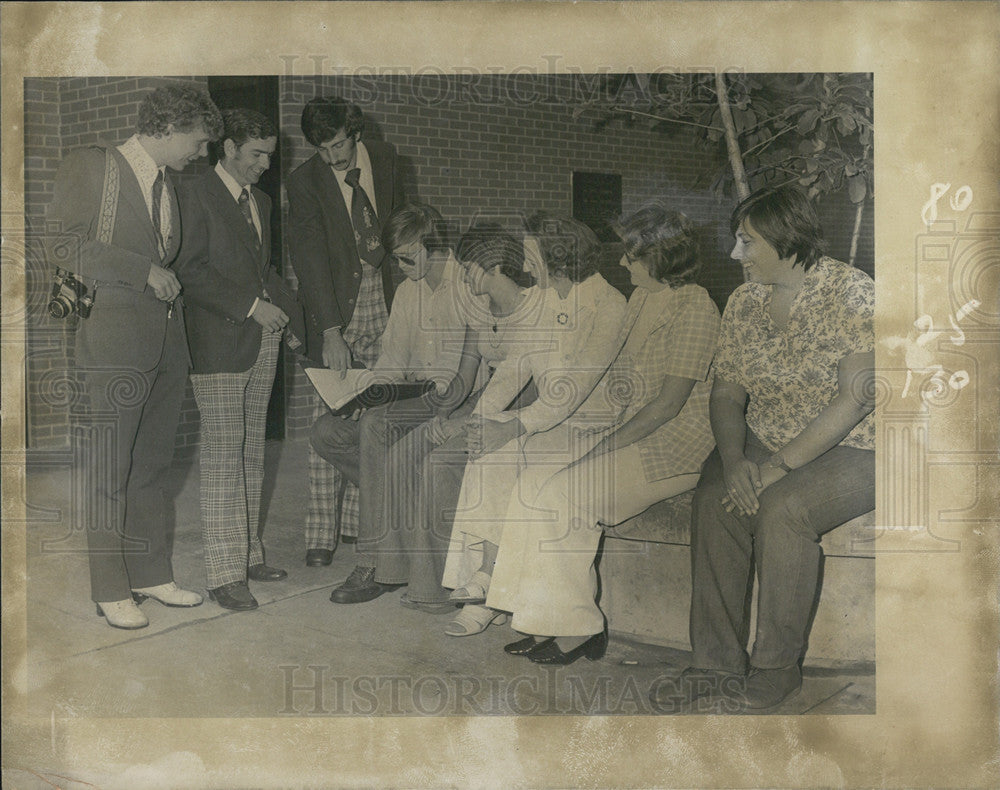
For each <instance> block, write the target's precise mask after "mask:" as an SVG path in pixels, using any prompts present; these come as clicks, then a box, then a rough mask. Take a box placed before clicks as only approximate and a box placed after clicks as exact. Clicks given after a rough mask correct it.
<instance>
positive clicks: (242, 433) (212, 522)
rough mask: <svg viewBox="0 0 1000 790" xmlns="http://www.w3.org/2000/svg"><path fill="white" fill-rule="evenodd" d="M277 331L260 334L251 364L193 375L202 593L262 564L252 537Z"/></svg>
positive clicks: (260, 550)
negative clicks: (202, 552) (240, 368)
mask: <svg viewBox="0 0 1000 790" xmlns="http://www.w3.org/2000/svg"><path fill="white" fill-rule="evenodd" d="M280 341H281V333H280V332H266V331H265V332H262V333H261V341H260V352H259V353H258V354H257V360H256V361H255V362H254V364H253V367H251V368H250V369H249V370H247V371H244V372H242V373H192V374H191V387H192V389H193V390H194V397H195V401H197V403H198V411H199V412H200V413H201V457H200V461H199V465H200V467H201V524H202V535H203V538H204V541H205V573H206V575H207V577H208V588H209V589H210V590H211V589H215V588H216V587H221V586H222V585H224V584H229V583H230V582H237V581H246V578H247V567H248V566H250V565H256V564H258V563H262V562H263V561H264V546H263V544H262V543H261V540H260V537H259V535H258V530H259V526H260V523H259V522H260V493H261V486H262V485H263V482H264V431H265V423H266V420H267V402H268V400H269V399H270V397H271V388H272V386H273V384H274V371H275V366H276V364H277V361H278V344H279V342H280Z"/></svg>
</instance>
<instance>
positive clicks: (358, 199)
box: [344, 167, 385, 267]
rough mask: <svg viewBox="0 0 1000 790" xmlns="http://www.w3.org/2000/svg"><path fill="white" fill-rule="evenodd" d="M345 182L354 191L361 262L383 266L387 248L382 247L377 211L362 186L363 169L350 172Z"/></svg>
mask: <svg viewBox="0 0 1000 790" xmlns="http://www.w3.org/2000/svg"><path fill="white" fill-rule="evenodd" d="M344 180H345V181H346V182H347V183H348V184H350V185H351V189H352V190H354V191H353V193H352V195H351V223H352V224H353V225H354V240H355V242H357V245H358V255H360V256H361V260H363V261H364V262H365V263H368V264H370V265H372V266H375V267H378V266H381V265H382V259H383V258H385V248H383V247H382V238H381V236H382V227H381V225H379V221H378V217H377V216H376V215H375V209H373V208H372V204H371V201H370V200H369V199H368V195H366V194H365V190H364V187H362V186H361V184H360V180H361V169H360V168H357V167H355V168H354V169H353V170H348V171H347V175H346V176H345V177H344Z"/></svg>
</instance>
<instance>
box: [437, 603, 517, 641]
mask: <svg viewBox="0 0 1000 790" xmlns="http://www.w3.org/2000/svg"><path fill="white" fill-rule="evenodd" d="M506 622H507V613H506V612H498V611H497V610H496V609H490V608H488V607H486V606H463V607H462V609H461V611H459V613H458V614H457V615H455V617H454V619H452V621H451V622H450V623H448V625H446V626H445V628H444V632H445V633H446V634H447V635H448V636H473V635H475V634H481V633H482V632H483V631H485V630H486V629H487V628H489V627H490V624H491V623H496V624H497V625H503V624H504V623H506Z"/></svg>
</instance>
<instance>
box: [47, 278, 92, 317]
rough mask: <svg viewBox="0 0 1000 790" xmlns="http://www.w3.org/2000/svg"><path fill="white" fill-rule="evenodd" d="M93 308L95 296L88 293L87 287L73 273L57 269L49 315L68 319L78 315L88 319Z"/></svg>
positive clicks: (50, 298)
mask: <svg viewBox="0 0 1000 790" xmlns="http://www.w3.org/2000/svg"><path fill="white" fill-rule="evenodd" d="M93 306H94V296H93V294H90V293H88V292H87V286H86V285H84V284H83V283H82V282H80V280H78V279H77V277H76V275H74V274H73V272H68V271H66V270H65V269H59V268H56V274H55V280H54V282H53V283H52V293H51V294H50V295H49V315H51V316H52V317H53V318H67V317H69V316H70V315H72V314H73V313H76V314H77V315H79V316H80V318H87V317H88V316H90V309H91V308H92V307H93Z"/></svg>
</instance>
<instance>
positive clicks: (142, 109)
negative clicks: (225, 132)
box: [136, 85, 223, 140]
mask: <svg viewBox="0 0 1000 790" xmlns="http://www.w3.org/2000/svg"><path fill="white" fill-rule="evenodd" d="M168 126H173V128H174V130H175V131H177V132H181V133H186V132H190V131H191V130H192V129H194V128H195V127H197V126H202V127H204V129H205V132H206V133H207V134H208V136H209V137H210V138H211V139H212V140H218V139H219V138H220V137H221V136H222V129H223V125H222V114H221V113H220V112H219V108H218V107H216V106H215V104H214V103H213V102H212V100H211V99H210V98H209V96H208V94H207V93H205V91H200V90H198V89H197V88H192V87H191V86H189V85H164V86H162V87H160V88H157V89H156V90H154V91H153V92H152V93H149V94H148V95H147V96H146V98H145V99H143V100H142V104H140V105H139V117H138V120H137V122H136V130H137V131H138V132H139V134H144V135H147V136H148V137H160V136H162V135H164V134H166V133H167V127H168Z"/></svg>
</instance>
